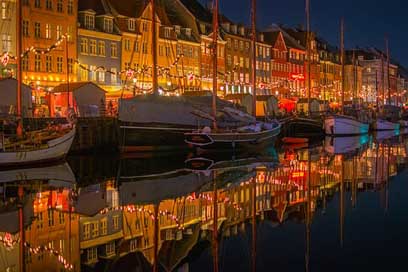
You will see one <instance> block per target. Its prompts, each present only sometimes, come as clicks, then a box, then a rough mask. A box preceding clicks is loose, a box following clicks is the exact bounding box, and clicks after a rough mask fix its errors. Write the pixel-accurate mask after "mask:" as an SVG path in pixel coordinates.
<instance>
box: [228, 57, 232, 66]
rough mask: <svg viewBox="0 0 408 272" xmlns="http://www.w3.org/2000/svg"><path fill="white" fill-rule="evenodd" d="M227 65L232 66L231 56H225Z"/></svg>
mask: <svg viewBox="0 0 408 272" xmlns="http://www.w3.org/2000/svg"><path fill="white" fill-rule="evenodd" d="M227 65H232V58H231V55H227Z"/></svg>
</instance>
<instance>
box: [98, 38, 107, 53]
mask: <svg viewBox="0 0 408 272" xmlns="http://www.w3.org/2000/svg"><path fill="white" fill-rule="evenodd" d="M98 55H99V56H105V42H104V41H99V43H98Z"/></svg>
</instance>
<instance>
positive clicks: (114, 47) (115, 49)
mask: <svg viewBox="0 0 408 272" xmlns="http://www.w3.org/2000/svg"><path fill="white" fill-rule="evenodd" d="M110 49H111V51H110V52H111V57H112V58H117V57H118V45H117V43H111V48H110Z"/></svg>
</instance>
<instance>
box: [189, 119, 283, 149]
mask: <svg viewBox="0 0 408 272" xmlns="http://www.w3.org/2000/svg"><path fill="white" fill-rule="evenodd" d="M280 130H281V125H280V123H278V122H268V123H263V122H258V123H256V125H252V126H246V127H242V128H239V129H237V130H231V131H227V130H224V131H215V132H212V131H211V129H210V128H209V127H206V128H204V129H202V130H197V131H193V132H189V133H185V134H184V135H185V142H186V143H187V144H190V145H192V146H195V147H201V148H241V147H250V146H254V147H256V146H257V145H260V144H262V143H267V142H270V141H272V140H273V139H274V138H275V137H276V136H278V135H279V133H280Z"/></svg>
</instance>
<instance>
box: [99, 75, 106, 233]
mask: <svg viewBox="0 0 408 272" xmlns="http://www.w3.org/2000/svg"><path fill="white" fill-rule="evenodd" d="M98 81H99V82H101V83H104V82H105V71H98ZM101 234H102V233H101Z"/></svg>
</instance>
